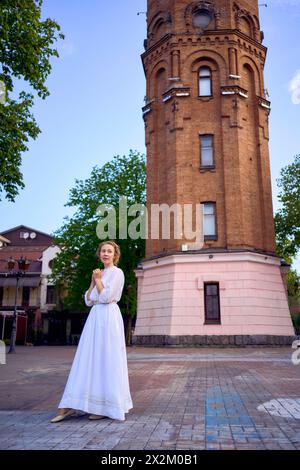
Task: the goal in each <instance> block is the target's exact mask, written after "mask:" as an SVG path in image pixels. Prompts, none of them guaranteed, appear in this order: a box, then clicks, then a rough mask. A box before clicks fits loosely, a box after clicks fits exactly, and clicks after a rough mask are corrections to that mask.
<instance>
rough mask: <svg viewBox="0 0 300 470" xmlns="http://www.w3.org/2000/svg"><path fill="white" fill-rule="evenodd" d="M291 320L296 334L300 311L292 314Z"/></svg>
mask: <svg viewBox="0 0 300 470" xmlns="http://www.w3.org/2000/svg"><path fill="white" fill-rule="evenodd" d="M292 320H293V325H294V328H295V333H296V335H300V312H299V313H297V314H296V315H292Z"/></svg>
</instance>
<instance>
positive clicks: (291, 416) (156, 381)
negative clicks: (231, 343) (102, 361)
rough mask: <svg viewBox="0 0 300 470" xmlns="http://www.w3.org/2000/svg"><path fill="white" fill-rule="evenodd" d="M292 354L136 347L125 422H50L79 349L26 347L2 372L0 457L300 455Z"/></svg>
mask: <svg viewBox="0 0 300 470" xmlns="http://www.w3.org/2000/svg"><path fill="white" fill-rule="evenodd" d="M291 352H292V350H291V348H288V347H280V348H278V349H276V348H261V349H259V347H256V348H243V349H238V348H235V349H231V348H228V349H224V350H220V349H213V348H211V349H207V348H206V349H205V351H204V350H203V349H201V348H195V349H193V348H187V349H182V348H170V349H168V348H165V349H161V348H155V349H151V348H146V347H141V348H139V347H132V348H129V349H128V365H129V374H130V384H131V391H132V397H133V402H134V409H133V410H131V411H130V413H129V414H128V416H127V419H126V421H125V422H119V421H113V420H110V419H107V420H102V421H101V422H95V423H92V422H89V420H88V417H87V414H85V413H80V412H79V413H78V414H77V415H76V416H75V417H71V418H69V419H68V420H66V421H64V422H61V423H57V424H55V425H54V424H51V423H50V419H51V418H52V417H53V416H54V415H55V413H56V406H57V403H58V401H59V399H60V396H61V393H62V391H63V388H64V385H65V381H66V378H67V374H68V371H69V367H70V365H71V361H72V358H73V356H74V348H73V347H39V348H26V347H17V354H15V355H9V356H8V358H7V364H6V365H5V366H3V365H1V366H0V367H1V369H0V374H1V375H0V377H1V378H0V426H1V436H0V449H1V450H5V449H12V450H16V449H36V450H38V449H59V450H60V449H66V450H67V449H70V450H75V449H78V450H80V449H84V450H90V449H91V450H111V449H115V450H128V449H136V450H137V449H145V450H168V449H169V450H172V449H177V450H202V449H215V450H217V449H222V450H230V449H241V450H242V449H249V450H252V449H274V450H275V449H278V450H279V449H280V450H282V449H284V450H289V449H294V450H296V449H299V448H300V390H299V380H300V368H299V367H298V368H295V366H294V365H293V364H292V363H291V361H290V356H291Z"/></svg>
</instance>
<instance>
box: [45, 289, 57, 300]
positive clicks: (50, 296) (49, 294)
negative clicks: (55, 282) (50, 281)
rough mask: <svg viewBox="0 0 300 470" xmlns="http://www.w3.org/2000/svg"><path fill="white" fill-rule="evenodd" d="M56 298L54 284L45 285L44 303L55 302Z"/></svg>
mask: <svg viewBox="0 0 300 470" xmlns="http://www.w3.org/2000/svg"><path fill="white" fill-rule="evenodd" d="M56 300H57V298H56V290H55V286H47V298H46V303H47V304H55V303H56Z"/></svg>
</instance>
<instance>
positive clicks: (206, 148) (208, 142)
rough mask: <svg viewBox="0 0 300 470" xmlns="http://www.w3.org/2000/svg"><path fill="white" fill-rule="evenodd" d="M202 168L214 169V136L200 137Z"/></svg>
mask: <svg viewBox="0 0 300 470" xmlns="http://www.w3.org/2000/svg"><path fill="white" fill-rule="evenodd" d="M199 137H200V168H212V167H214V136H213V135H208V134H205V135H200V136H199Z"/></svg>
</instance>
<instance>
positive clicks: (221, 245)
mask: <svg viewBox="0 0 300 470" xmlns="http://www.w3.org/2000/svg"><path fill="white" fill-rule="evenodd" d="M147 23H148V25H147V26H148V30H147V40H146V41H145V52H144V54H143V55H142V60H143V65H144V70H145V74H146V79H147V93H146V103H145V106H144V108H143V116H144V120H145V128H146V146H147V207H148V211H149V213H150V207H151V205H153V204H163V203H165V204H167V205H169V206H172V205H173V204H174V203H178V204H181V205H183V204H192V205H193V207H195V206H196V204H202V207H203V234H204V245H203V247H202V248H201V249H195V246H192V245H189V244H188V242H187V241H185V240H184V239H176V238H175V237H174V236H171V238H170V239H153V238H152V239H151V237H150V235H149V237H150V238H149V239H148V240H147V249H146V259H145V260H144V261H143V262H142V264H141V266H140V268H139V269H137V271H136V274H137V277H138V286H139V288H138V315H137V323H136V329H135V337H134V341H135V343H136V344H153V343H155V344H181V343H183V342H184V343H188V344H210V343H211V344H218V343H221V344H272V343H282V342H283V343H288V342H289V341H290V340H291V336H293V334H294V330H293V327H292V323H291V318H290V313H289V308H288V304H287V296H286V292H285V287H284V282H283V278H282V269H281V262H280V259H279V258H278V257H276V256H275V253H274V252H275V236H274V224H273V209H272V190H271V177H270V163H269V150H268V141H269V136H268V132H269V129H268V116H269V112H270V103H269V101H267V99H266V96H265V90H264V64H265V59H266V48H265V47H264V46H263V45H262V39H263V34H262V32H261V31H260V25H259V11H258V1H257V0H215V1H194V2H193V1H191V0H148V15H147ZM150 232H151V217H150V218H149V234H150ZM171 234H172V232H171Z"/></svg>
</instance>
